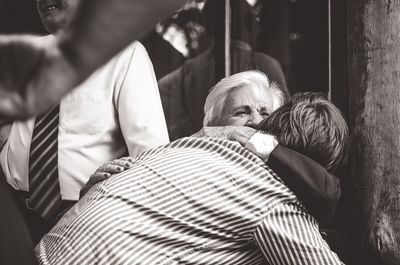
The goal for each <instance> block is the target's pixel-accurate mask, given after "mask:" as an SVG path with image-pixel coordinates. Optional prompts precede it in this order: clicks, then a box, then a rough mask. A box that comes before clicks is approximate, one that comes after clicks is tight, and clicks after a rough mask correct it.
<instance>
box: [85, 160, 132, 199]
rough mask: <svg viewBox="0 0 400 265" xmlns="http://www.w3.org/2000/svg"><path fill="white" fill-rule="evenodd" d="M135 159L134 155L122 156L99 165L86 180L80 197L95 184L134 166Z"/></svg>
mask: <svg viewBox="0 0 400 265" xmlns="http://www.w3.org/2000/svg"><path fill="white" fill-rule="evenodd" d="M134 162H135V160H134V159H133V158H132V157H122V158H119V159H115V160H113V161H110V162H107V163H104V164H103V165H102V166H101V167H99V168H98V169H97V170H96V172H94V173H93V174H92V175H91V176H90V178H89V180H88V181H87V182H86V184H85V186H83V188H82V189H81V191H80V194H79V197H80V198H82V197H83V195H85V194H86V192H88V190H89V189H90V188H91V187H92V186H93V185H95V184H96V183H98V182H100V181H103V180H105V179H108V178H109V177H111V175H113V174H118V173H121V172H123V171H125V170H127V169H129V168H131V167H133V163H134Z"/></svg>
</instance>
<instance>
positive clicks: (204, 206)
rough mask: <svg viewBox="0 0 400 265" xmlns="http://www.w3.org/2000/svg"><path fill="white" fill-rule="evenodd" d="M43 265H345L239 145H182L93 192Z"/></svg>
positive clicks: (67, 220) (61, 229)
mask: <svg viewBox="0 0 400 265" xmlns="http://www.w3.org/2000/svg"><path fill="white" fill-rule="evenodd" d="M36 254H37V256H38V259H39V261H40V264H45V265H47V264H55V265H56V264H70V265H73V264H77V265H78V264H79V265H81V264H99V265H103V264H104V265H106V264H107V265H109V264H145V265H147V264H168V265H175V264H194V265H195V264H201V265H208V264H213V265H216V264H221V265H222V264H223V265H230V264H235V265H237V264H240V265H246V264H342V263H341V262H340V260H339V258H338V257H337V255H336V254H335V253H333V252H332V251H331V250H330V249H329V247H328V245H327V243H326V242H325V241H324V240H323V239H322V237H321V235H320V234H319V231H318V224H317V222H316V221H315V219H314V218H313V217H312V216H310V215H309V214H308V213H307V211H306V209H304V207H303V206H302V205H301V203H300V202H299V201H298V200H297V198H296V196H295V195H294V193H293V192H292V191H291V190H289V189H288V188H287V187H286V186H285V185H284V184H283V183H282V182H281V181H280V178H279V177H278V176H277V175H276V174H275V173H274V172H273V171H272V170H271V169H269V168H268V166H266V165H265V164H264V163H263V161H262V160H261V159H259V158H257V157H256V156H255V155H253V154H252V153H250V152H248V151H247V150H245V149H244V148H242V147H241V146H240V145H239V144H238V143H236V142H231V141H226V140H221V139H201V138H183V139H180V140H177V141H175V142H173V143H170V144H168V145H165V146H162V147H159V148H155V149H150V150H148V151H147V152H145V153H143V154H142V155H140V156H139V157H138V158H137V160H136V162H135V165H134V167H133V168H131V169H130V170H127V171H125V172H123V173H120V174H118V175H115V176H112V177H111V178H109V179H108V180H106V181H103V182H101V183H99V184H97V185H95V186H94V187H93V188H92V189H91V190H90V191H89V192H88V193H87V194H86V195H85V196H84V197H83V198H82V199H81V200H80V201H79V202H78V203H77V204H76V205H75V206H74V207H73V208H72V209H71V210H70V211H69V212H68V213H67V214H66V215H65V216H64V217H63V218H62V219H61V220H60V222H59V223H58V224H57V225H56V226H55V227H54V228H53V229H52V230H51V231H50V232H49V233H48V234H47V235H46V236H45V237H44V238H43V239H42V240H41V242H40V243H39V245H38V246H37V248H36Z"/></svg>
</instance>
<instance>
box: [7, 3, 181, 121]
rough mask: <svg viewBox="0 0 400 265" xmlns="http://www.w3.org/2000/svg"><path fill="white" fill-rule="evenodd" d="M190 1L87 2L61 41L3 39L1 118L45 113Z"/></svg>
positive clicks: (35, 38) (59, 37)
mask: <svg viewBox="0 0 400 265" xmlns="http://www.w3.org/2000/svg"><path fill="white" fill-rule="evenodd" d="M185 2H186V0H169V1H156V0H148V1H140V0H86V1H82V2H81V4H80V5H79V7H78V10H77V11H76V13H75V15H74V17H73V19H72V20H71V23H70V24H69V26H68V27H67V28H66V29H65V30H64V31H63V32H61V33H60V34H59V35H58V36H57V39H56V40H53V41H50V40H49V41H43V40H39V38H38V37H36V36H30V35H12V36H10V35H2V36H0V117H8V118H13V119H23V118H27V117H29V116H32V115H34V114H36V113H40V112H42V111H44V110H46V109H47V108H49V107H50V106H51V105H52V104H53V103H55V102H56V101H58V100H59V99H60V98H61V97H62V96H63V95H65V94H66V93H67V92H68V91H70V90H71V89H72V88H74V87H76V86H77V85H78V84H79V83H81V82H82V81H84V80H85V79H86V78H87V77H88V76H89V75H90V74H91V73H93V72H94V71H95V70H96V69H97V68H98V67H100V66H101V65H103V64H104V63H105V62H107V61H108V60H109V59H110V58H111V57H112V56H113V55H115V54H116V53H118V52H119V51H120V50H122V49H123V48H124V47H125V46H127V45H128V44H130V43H131V42H132V41H134V40H135V39H137V38H138V37H140V35H141V34H143V33H145V32H146V31H147V30H149V29H151V28H152V27H153V26H154V25H155V24H156V23H157V22H158V21H160V20H162V19H163V18H165V17H167V16H168V15H170V14H172V13H173V12H174V11H176V10H177V9H178V8H179V7H181V6H183V4H184V3H185Z"/></svg>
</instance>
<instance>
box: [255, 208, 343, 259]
mask: <svg viewBox="0 0 400 265" xmlns="http://www.w3.org/2000/svg"><path fill="white" fill-rule="evenodd" d="M255 240H256V242H257V245H258V247H259V248H260V250H261V251H262V253H263V254H264V257H265V258H266V259H267V261H268V262H269V264H271V265H275V264H279V265H297V264H304V265H320V264H329V265H335V264H343V263H342V262H341V261H340V259H339V258H338V256H337V255H336V253H334V252H332V250H330V248H329V246H328V244H327V243H326V242H325V241H324V239H323V238H322V237H321V235H320V233H319V231H318V224H317V223H316V221H315V220H314V219H313V217H311V216H310V215H308V214H307V213H306V212H305V211H304V210H302V209H301V207H300V206H299V205H297V204H295V203H286V204H281V205H278V206H276V207H275V208H274V209H272V210H271V211H270V212H269V213H268V214H267V215H266V216H265V217H264V219H263V220H262V222H261V223H260V224H259V226H258V227H257V229H256V231H255Z"/></svg>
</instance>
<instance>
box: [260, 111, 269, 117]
mask: <svg viewBox="0 0 400 265" xmlns="http://www.w3.org/2000/svg"><path fill="white" fill-rule="evenodd" d="M260 115H261V116H263V117H268V116H269V113H268V112H265V111H263V112H261V113H260Z"/></svg>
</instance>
